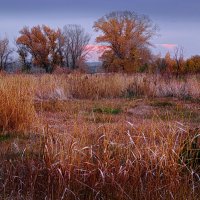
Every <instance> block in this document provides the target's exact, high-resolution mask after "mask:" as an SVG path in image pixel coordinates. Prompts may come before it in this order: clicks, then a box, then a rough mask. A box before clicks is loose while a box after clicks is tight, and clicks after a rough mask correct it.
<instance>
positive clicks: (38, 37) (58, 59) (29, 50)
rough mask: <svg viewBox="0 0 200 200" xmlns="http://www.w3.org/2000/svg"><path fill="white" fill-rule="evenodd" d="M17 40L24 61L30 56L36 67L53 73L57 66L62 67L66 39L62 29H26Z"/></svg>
mask: <svg viewBox="0 0 200 200" xmlns="http://www.w3.org/2000/svg"><path fill="white" fill-rule="evenodd" d="M20 34H21V36H19V37H18V38H17V40H16V43H17V45H18V53H19V55H20V57H21V58H22V59H24V62H25V58H26V57H27V56H28V55H30V56H31V60H32V62H33V64H34V65H36V66H39V67H42V68H44V69H45V70H46V72H51V71H52V70H53V69H54V67H55V66H56V65H62V63H63V55H62V47H63V45H64V39H63V38H62V33H61V31H60V29H57V30H53V29H51V28H49V27H48V26H45V25H43V26H34V27H32V28H31V29H29V28H28V27H24V28H23V29H22V30H21V31H20Z"/></svg>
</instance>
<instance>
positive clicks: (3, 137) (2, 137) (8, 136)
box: [0, 134, 13, 142]
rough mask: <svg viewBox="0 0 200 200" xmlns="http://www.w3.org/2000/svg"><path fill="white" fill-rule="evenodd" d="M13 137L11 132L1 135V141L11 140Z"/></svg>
mask: <svg viewBox="0 0 200 200" xmlns="http://www.w3.org/2000/svg"><path fill="white" fill-rule="evenodd" d="M12 138H13V137H12V136H11V135H10V134H6V135H0V142H4V141H7V140H10V139H12Z"/></svg>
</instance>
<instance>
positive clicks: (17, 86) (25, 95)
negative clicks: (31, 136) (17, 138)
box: [0, 76, 36, 132]
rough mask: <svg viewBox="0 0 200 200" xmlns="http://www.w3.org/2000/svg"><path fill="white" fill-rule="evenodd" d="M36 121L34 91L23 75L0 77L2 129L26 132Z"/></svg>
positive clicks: (0, 126) (0, 118) (0, 122)
mask: <svg viewBox="0 0 200 200" xmlns="http://www.w3.org/2000/svg"><path fill="white" fill-rule="evenodd" d="M35 122H36V113H35V109H34V104H33V93H31V90H30V84H29V81H27V80H26V78H22V77H11V76H3V77H2V76H1V77H0V130H1V131H3V132H12V131H17V132H26V131H28V130H30V128H31V126H32V125H33V123H35Z"/></svg>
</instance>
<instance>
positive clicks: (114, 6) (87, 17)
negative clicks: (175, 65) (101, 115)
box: [0, 0, 200, 57]
mask: <svg viewBox="0 0 200 200" xmlns="http://www.w3.org/2000/svg"><path fill="white" fill-rule="evenodd" d="M120 10H130V11H135V12H137V13H138V14H145V15H148V16H149V17H150V18H151V19H152V21H153V22H154V23H156V24H157V25H158V26H159V29H160V31H159V36H157V37H155V38H154V39H153V40H152V43H154V44H155V49H154V52H156V53H158V52H160V51H161V52H162V53H163V54H164V53H165V52H166V51H168V50H171V51H172V52H173V47H174V46H176V45H179V46H182V47H183V48H184V54H185V56H186V57H189V56H191V55H196V54H200V1H198V0H190V1H189V0H0V37H3V36H5V35H7V36H8V37H9V39H10V40H11V42H13V41H14V38H16V37H17V36H18V32H19V30H20V29H21V28H22V27H23V26H25V25H27V26H29V27H31V26H33V25H38V24H40V25H42V24H46V25H49V26H51V27H53V28H56V27H61V28H62V27H63V26H64V25H65V24H80V25H82V26H83V27H84V28H85V29H86V30H87V31H88V32H89V33H90V34H91V35H93V39H92V41H91V44H92V43H94V38H95V34H94V33H93V30H92V25H93V23H94V21H95V20H97V19H98V18H100V17H101V16H103V15H105V14H106V13H109V12H111V11H120Z"/></svg>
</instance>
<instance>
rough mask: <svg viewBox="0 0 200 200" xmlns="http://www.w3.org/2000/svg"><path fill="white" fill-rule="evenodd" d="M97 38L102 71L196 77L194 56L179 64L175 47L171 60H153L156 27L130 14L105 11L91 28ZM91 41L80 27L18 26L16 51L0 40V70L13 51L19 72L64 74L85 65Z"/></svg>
mask: <svg viewBox="0 0 200 200" xmlns="http://www.w3.org/2000/svg"><path fill="white" fill-rule="evenodd" d="M93 28H94V31H96V32H97V33H99V35H98V36H97V37H96V42H97V43H99V44H101V45H103V46H105V47H106V48H105V51H104V52H103V54H102V56H101V57H100V60H101V61H102V66H103V68H104V70H105V71H106V72H127V73H131V72H153V73H155V72H158V73H162V74H164V73H167V74H175V75H176V76H179V75H180V74H183V73H199V72H200V56H198V55H196V56H192V57H191V58H189V59H187V60H185V59H184V56H183V49H182V48H179V47H177V48H176V49H175V51H174V55H173V56H171V55H170V54H169V53H167V54H166V56H165V57H164V58H162V57H161V56H160V55H153V53H152V51H151V47H152V46H153V45H152V44H151V39H152V38H153V37H154V36H155V35H156V34H157V26H156V25H155V24H154V23H153V22H152V21H151V20H150V18H149V17H147V16H144V15H138V14H136V13H135V12H131V11H119V12H111V13H109V14H107V15H105V16H103V17H101V18H100V19H98V20H97V21H95V22H94V25H93ZM90 39H91V36H90V34H88V33H87V32H86V31H85V30H84V28H83V27H81V26H80V25H66V26H64V28H63V29H60V28H57V29H53V28H50V27H49V26H46V25H42V26H39V25H38V26H34V27H31V28H29V27H24V28H22V29H21V30H20V31H19V36H18V37H17V39H16V40H15V44H16V48H15V49H14V48H11V47H10V46H9V40H8V38H3V39H0V70H6V69H7V67H8V66H9V64H10V63H11V62H12V60H13V56H12V55H13V53H14V52H17V55H18V61H19V63H20V65H21V67H22V70H24V71H30V70H31V68H32V67H38V68H42V69H44V70H45V71H46V72H47V73H51V72H53V71H54V70H55V69H56V67H58V66H59V67H62V68H68V69H70V70H75V69H80V68H81V67H83V66H85V62H86V60H87V55H88V54H89V52H90V51H91V47H89V42H90Z"/></svg>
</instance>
